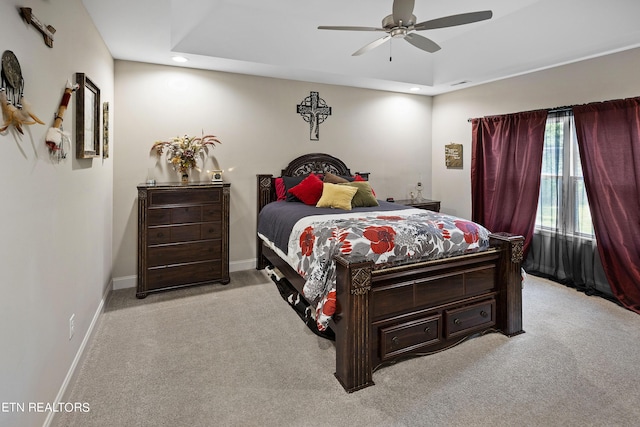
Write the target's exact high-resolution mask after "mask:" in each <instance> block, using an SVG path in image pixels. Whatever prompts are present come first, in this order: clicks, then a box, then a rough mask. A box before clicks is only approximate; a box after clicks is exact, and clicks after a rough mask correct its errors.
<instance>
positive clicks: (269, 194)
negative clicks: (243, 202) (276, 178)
mask: <svg viewBox="0 0 640 427" xmlns="http://www.w3.org/2000/svg"><path fill="white" fill-rule="evenodd" d="M257 177H258V179H257V182H258V211H257V212H256V231H257V228H258V216H259V215H260V211H261V210H262V208H263V207H264V206H265V205H266V204H267V203H270V202H271V201H273V193H274V191H275V189H274V188H273V179H272V178H273V175H257ZM257 234H258V233H257V232H256V236H257ZM266 266H267V262H266V260H265V259H264V257H263V256H262V239H260V237H256V269H257V270H262V269H264V268H265V267H266Z"/></svg>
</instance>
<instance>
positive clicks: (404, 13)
mask: <svg viewBox="0 0 640 427" xmlns="http://www.w3.org/2000/svg"><path fill="white" fill-rule="evenodd" d="M415 3H416V2H415V0H394V1H393V21H394V22H395V23H396V24H399V23H400V21H402V23H403V25H407V24H409V23H410V22H411V20H412V19H411V18H412V17H413V7H414V6H415Z"/></svg>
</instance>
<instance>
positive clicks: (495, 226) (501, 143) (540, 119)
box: [471, 110, 547, 253]
mask: <svg viewBox="0 0 640 427" xmlns="http://www.w3.org/2000/svg"><path fill="white" fill-rule="evenodd" d="M546 121H547V110H538V111H529V112H524V113H516V114H508V115H504V116H493V117H484V118H481V119H473V121H472V131H473V138H472V153H471V206H472V208H471V211H472V212H471V215H472V220H473V221H475V222H478V223H480V224H482V225H484V226H485V227H487V228H488V229H489V230H491V231H493V232H498V231H506V232H509V233H513V234H519V235H521V236H524V238H525V242H524V250H525V253H526V251H527V248H528V247H529V244H530V242H531V237H532V236H533V228H534V226H535V219H536V209H537V207H538V197H539V193H540V173H541V169H542V149H543V146H544V131H545V124H546Z"/></svg>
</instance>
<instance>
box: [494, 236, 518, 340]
mask: <svg viewBox="0 0 640 427" xmlns="http://www.w3.org/2000/svg"><path fill="white" fill-rule="evenodd" d="M489 239H490V242H491V246H494V247H500V248H501V249H502V254H501V256H500V268H499V271H498V295H497V296H496V303H497V305H498V310H497V319H496V322H497V325H496V326H497V327H498V328H499V329H500V330H501V331H502V333H504V334H505V335H507V336H510V337H512V336H514V335H518V334H522V333H524V330H523V329H522V271H521V263H522V259H523V247H524V237H522V236H517V235H512V234H509V233H495V234H491V235H489Z"/></svg>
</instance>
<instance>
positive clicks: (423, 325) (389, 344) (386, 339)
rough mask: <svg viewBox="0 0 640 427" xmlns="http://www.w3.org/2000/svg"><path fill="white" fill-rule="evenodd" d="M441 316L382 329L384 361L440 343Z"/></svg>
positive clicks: (382, 356) (382, 355) (381, 338)
mask: <svg viewBox="0 0 640 427" xmlns="http://www.w3.org/2000/svg"><path fill="white" fill-rule="evenodd" d="M441 319H442V318H441V316H440V315H436V316H430V317H426V318H423V319H418V320H413V321H410V322H406V323H401V324H399V325H394V326H389V327H386V328H382V329H380V340H381V344H382V345H381V347H380V348H381V352H382V354H381V355H380V357H381V358H382V360H385V359H388V358H390V357H394V356H397V355H400V354H403V353H407V352H410V351H414V350H417V349H419V348H420V347H423V346H426V345H431V344H434V343H436V342H438V341H440V336H441V333H440V330H441V326H440V325H441Z"/></svg>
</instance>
